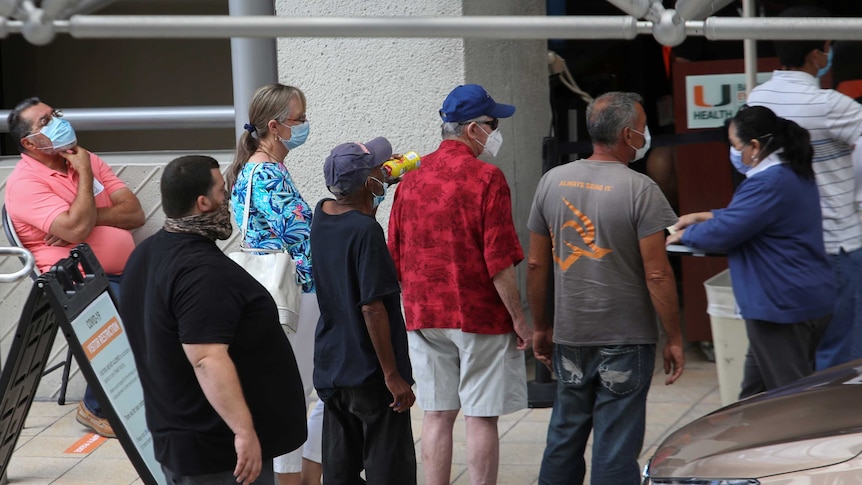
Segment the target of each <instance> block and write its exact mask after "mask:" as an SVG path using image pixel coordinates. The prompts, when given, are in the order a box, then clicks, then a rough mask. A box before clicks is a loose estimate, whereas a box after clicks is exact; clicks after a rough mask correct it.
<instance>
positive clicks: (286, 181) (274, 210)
mask: <svg viewBox="0 0 862 485" xmlns="http://www.w3.org/2000/svg"><path fill="white" fill-rule="evenodd" d="M258 165H259V168H258V169H257V170H256V171H255V172H254V184H253V185H252V189H251V199H252V205H251V209H250V211H249V216H248V220H249V222H248V225H249V228H248V229H247V232H246V235H245V245H246V246H247V247H250V248H262V249H285V248H286V249H287V251H288V252H289V253H290V255H291V256H293V260H294V261H296V280H297V283H299V284H301V285H302V290H303V292H305V293H314V291H315V289H314V280H313V279H312V277H311V245H310V244H309V235H310V231H311V208H310V207H309V206H308V204H306V203H305V199H303V198H302V196H301V195H300V194H299V191H298V190H296V186H294V185H293V179H291V178H290V172H288V171H287V167H285V166H284V164H281V163H260V164H258V163H246V164H245V165H243V167H242V170H241V171H240V173H239V175H238V176H237V179H236V184H234V187H233V191H232V192H231V195H230V201H231V205H232V206H233V214H234V220H235V221H236V225H237V227H239V228H240V230H242V214H243V210H245V202H246V201H245V198H246V191H247V190H248V177H249V175H250V174H251V173H252V170H253V169H254V167H255V166H258Z"/></svg>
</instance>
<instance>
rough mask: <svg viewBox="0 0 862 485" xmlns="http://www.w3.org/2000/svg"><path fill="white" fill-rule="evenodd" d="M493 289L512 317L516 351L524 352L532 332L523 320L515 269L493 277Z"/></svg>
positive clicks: (501, 272)
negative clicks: (516, 345) (516, 340)
mask: <svg viewBox="0 0 862 485" xmlns="http://www.w3.org/2000/svg"><path fill="white" fill-rule="evenodd" d="M492 280H493V281H494V288H496V289H497V294H498V295H500V299H501V300H503V305H505V306H506V310H507V311H508V312H509V315H510V316H511V317H512V324H513V326H514V329H515V335H516V336H517V338H518V349H519V350H526V349H528V348H530V346H532V344H533V330H532V329H531V328H530V326H529V325H527V319H526V318H524V310H523V309H522V308H521V292H519V291H518V282H517V279H516V278H515V267H514V266H509V267H508V268H506V269H504V270H502V271H500V272H499V273H497V274H495V275H494V278H493V279H492Z"/></svg>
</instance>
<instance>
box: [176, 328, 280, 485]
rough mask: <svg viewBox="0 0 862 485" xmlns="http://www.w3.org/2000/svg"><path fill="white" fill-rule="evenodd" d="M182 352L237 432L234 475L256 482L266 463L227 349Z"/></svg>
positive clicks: (198, 347) (208, 346) (186, 347)
mask: <svg viewBox="0 0 862 485" xmlns="http://www.w3.org/2000/svg"><path fill="white" fill-rule="evenodd" d="M183 351H184V352H185V354H186V358H188V359H189V362H190V363H191V364H192V367H193V368H194V370H195V376H196V377H197V379H198V382H199V383H200V385H201V389H202V390H203V391H204V395H205V396H206V398H207V401H209V403H210V405H212V407H213V409H215V410H216V412H217V413H218V415H219V416H221V418H222V419H223V420H224V422H225V423H226V424H227V425H228V427H229V428H230V429H231V431H233V433H234V448H235V449H236V455H237V461H236V468H235V469H234V472H233V474H234V476H235V477H236V479H237V481H238V482H239V483H243V484H245V485H247V484H250V483H252V482H254V481H255V480H256V479H257V477H258V476H259V475H260V470H261V467H262V464H263V460H262V457H261V450H260V441H259V440H258V437H257V432H256V431H255V429H254V421H253V420H252V417H251V411H250V410H249V409H248V404H246V402H245V397H243V393H242V386H241V385H240V382H239V375H238V374H237V372H236V367H235V366H234V363H233V360H231V358H230V355H229V354H228V346H227V345H226V344H183Z"/></svg>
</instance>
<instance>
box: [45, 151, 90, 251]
mask: <svg viewBox="0 0 862 485" xmlns="http://www.w3.org/2000/svg"><path fill="white" fill-rule="evenodd" d="M60 155H61V156H62V157H63V158H65V159H66V160H67V161H68V162H69V165H70V167H71V168H72V169H73V170H74V171H75V172H77V173H78V187H77V193H76V194H75V199H74V200H72V204H71V205H70V206H69V210H67V211H66V212H62V213H60V214H59V215H58V216H57V217H55V218H54V220H53V221H52V222H51V227H50V228H49V230H48V232H49V233H50V234H51V235H53V236H55V237H57V238H59V239H62V240H64V241H68V242H70V243H79V242H83V241H84V240H85V239H87V237H88V236H89V235H90V233H91V232H92V231H93V227H94V226H95V225H96V199H95V197H94V196H93V169H92V167H91V166H90V152H88V151H87V150H85V149H83V148H81V147H79V146H76V147H74V148H72V149H70V150H67V151H65V152H63V153H61V154H60Z"/></svg>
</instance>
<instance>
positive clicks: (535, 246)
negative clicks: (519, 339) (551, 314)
mask: <svg viewBox="0 0 862 485" xmlns="http://www.w3.org/2000/svg"><path fill="white" fill-rule="evenodd" d="M551 250H552V244H551V238H550V237H548V236H543V235H541V234H536V233H535V232H531V233H530V249H529V251H528V253H527V302H528V303H529V304H530V314H531V315H532V316H533V355H535V356H536V359H537V360H538V361H539V362H541V363H543V364H545V365H546V366H547V367H548V368H549V369H550V368H551V357H552V356H553V353H554V327H553V326H552V325H551V322H550V321H549V320H548V312H547V311H546V310H547V308H546V302H547V297H548V278H549V277H550V274H551V271H553V267H552V265H553V258H552V257H551V256H552V254H551Z"/></svg>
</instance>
